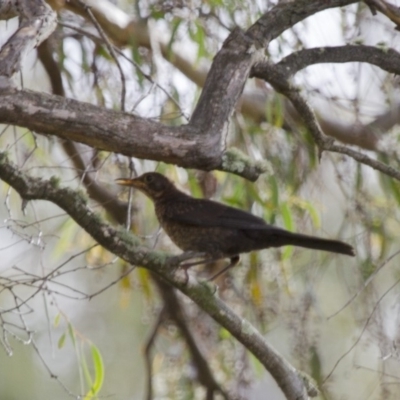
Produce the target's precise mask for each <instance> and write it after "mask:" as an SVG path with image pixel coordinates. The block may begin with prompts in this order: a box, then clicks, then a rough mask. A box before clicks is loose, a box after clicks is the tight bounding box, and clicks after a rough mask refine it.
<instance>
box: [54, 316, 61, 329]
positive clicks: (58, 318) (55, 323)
mask: <svg viewBox="0 0 400 400" xmlns="http://www.w3.org/2000/svg"><path fill="white" fill-rule="evenodd" d="M60 319H61V314H60V313H58V314H57V315H56V316H55V317H54V327H55V328H57V326H58V325H60Z"/></svg>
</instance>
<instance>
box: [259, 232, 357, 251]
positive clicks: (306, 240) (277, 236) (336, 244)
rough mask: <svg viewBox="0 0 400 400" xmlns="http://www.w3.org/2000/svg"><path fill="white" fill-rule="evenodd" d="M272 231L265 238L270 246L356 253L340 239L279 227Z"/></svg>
mask: <svg viewBox="0 0 400 400" xmlns="http://www.w3.org/2000/svg"><path fill="white" fill-rule="evenodd" d="M271 233H272V232H271V231H269V232H268V235H265V238H266V239H267V240H268V247H281V246H287V245H292V246H299V247H305V248H307V249H314V250H323V251H330V252H332V253H340V254H346V255H349V256H354V255H355V252H354V249H353V247H352V246H350V245H349V244H347V243H344V242H341V241H339V240H330V239H321V238H318V237H315V236H308V235H303V234H301V233H292V232H289V231H286V230H281V229H277V230H276V232H274V233H273V234H272V235H271ZM272 238H273V239H272ZM271 239H272V240H271Z"/></svg>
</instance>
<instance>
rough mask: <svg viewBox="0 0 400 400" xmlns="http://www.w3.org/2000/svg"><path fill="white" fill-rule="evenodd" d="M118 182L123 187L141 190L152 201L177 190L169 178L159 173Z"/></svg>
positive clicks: (150, 173) (118, 180)
mask: <svg viewBox="0 0 400 400" xmlns="http://www.w3.org/2000/svg"><path fill="white" fill-rule="evenodd" d="M116 182H117V183H118V185H121V186H129V187H134V188H136V189H139V190H140V191H142V192H143V193H144V194H145V195H147V196H148V197H150V199H152V200H157V199H159V198H161V197H162V196H164V195H165V194H167V193H169V192H171V191H174V189H175V186H174V184H173V183H172V182H171V181H170V180H169V179H168V178H166V177H165V176H163V175H161V174H159V173H157V172H148V173H146V174H143V175H141V176H139V177H138V178H134V179H117V180H116ZM175 190H176V189H175Z"/></svg>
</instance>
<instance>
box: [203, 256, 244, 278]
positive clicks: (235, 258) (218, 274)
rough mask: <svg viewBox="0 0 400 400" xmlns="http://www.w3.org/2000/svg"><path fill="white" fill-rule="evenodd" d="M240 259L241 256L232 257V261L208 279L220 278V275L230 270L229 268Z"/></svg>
mask: <svg viewBox="0 0 400 400" xmlns="http://www.w3.org/2000/svg"><path fill="white" fill-rule="evenodd" d="M239 260H240V256H239V255H236V256H233V257H231V259H230V263H229V264H228V265H227V266H226V267H224V268H222V269H221V271H218V272H217V273H216V274H215V275H213V276H212V277H211V278H209V279H208V281H209V282H210V281H213V280H214V279H215V278H218V277H219V276H220V275H222V274H224V273H225V272H226V271H228V269H231V268H232V267H234V266H235V265H236V264H237V263H238V262H239Z"/></svg>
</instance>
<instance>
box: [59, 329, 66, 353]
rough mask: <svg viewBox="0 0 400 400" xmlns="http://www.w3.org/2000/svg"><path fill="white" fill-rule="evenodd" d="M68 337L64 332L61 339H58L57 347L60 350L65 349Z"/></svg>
mask: <svg viewBox="0 0 400 400" xmlns="http://www.w3.org/2000/svg"><path fill="white" fill-rule="evenodd" d="M66 337H67V335H66V333H65V332H64V333H63V334H62V335H61V336H60V339H58V343H57V346H58V348H59V349H62V348H63V347H64V344H65V338H66Z"/></svg>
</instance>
